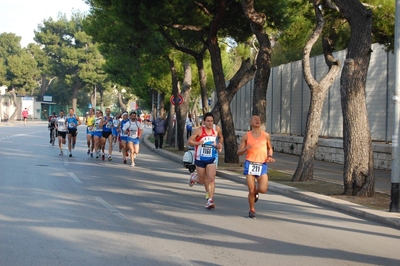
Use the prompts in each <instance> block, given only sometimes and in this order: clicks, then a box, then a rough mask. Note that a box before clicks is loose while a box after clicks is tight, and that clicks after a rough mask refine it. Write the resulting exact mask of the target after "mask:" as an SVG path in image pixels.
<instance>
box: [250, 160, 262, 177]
mask: <svg viewBox="0 0 400 266" xmlns="http://www.w3.org/2000/svg"><path fill="white" fill-rule="evenodd" d="M261 171H262V164H261V163H250V164H249V175H256V176H260V175H261Z"/></svg>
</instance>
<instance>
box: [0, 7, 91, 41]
mask: <svg viewBox="0 0 400 266" xmlns="http://www.w3.org/2000/svg"><path fill="white" fill-rule="evenodd" d="M72 11H80V12H83V13H87V12H88V11H89V6H88V5H87V4H85V2H84V0H0V17H1V23H0V34H2V33H4V32H7V33H14V34H15V35H17V36H20V37H22V39H21V47H26V46H27V45H28V44H29V43H34V42H35V41H34V40H33V37H34V33H33V31H34V30H37V28H38V25H39V24H41V23H42V22H43V20H47V19H49V18H50V17H52V18H53V19H54V20H56V19H57V17H58V13H60V12H61V13H63V14H66V15H67V18H70V17H71V13H72Z"/></svg>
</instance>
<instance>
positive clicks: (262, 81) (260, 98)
mask: <svg viewBox="0 0 400 266" xmlns="http://www.w3.org/2000/svg"><path fill="white" fill-rule="evenodd" d="M241 2H242V8H243V12H244V14H245V16H246V18H247V20H248V21H249V22H250V27H251V30H252V32H253V33H254V34H255V35H256V37H257V40H258V43H259V45H260V50H259V52H258V54H257V59H256V62H257V71H256V74H255V77H254V91H253V111H252V114H253V115H258V116H260V118H261V122H262V126H261V128H262V129H263V130H265V124H266V120H267V115H266V106H267V88H268V81H269V76H270V73H271V50H272V48H271V42H270V41H269V36H268V34H267V33H266V32H265V27H264V24H265V21H266V16H265V14H262V13H257V12H256V10H255V9H254V0H242V1H241Z"/></svg>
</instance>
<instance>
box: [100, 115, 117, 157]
mask: <svg viewBox="0 0 400 266" xmlns="http://www.w3.org/2000/svg"><path fill="white" fill-rule="evenodd" d="M103 119H104V125H103V137H102V138H101V141H100V145H101V151H102V155H101V159H102V160H103V161H104V158H105V153H104V149H105V146H106V142H107V140H108V160H109V161H111V160H112V157H111V154H112V148H113V147H112V138H113V136H112V130H113V127H114V124H113V117H112V116H111V109H110V108H106V115H105V116H104V118H103Z"/></svg>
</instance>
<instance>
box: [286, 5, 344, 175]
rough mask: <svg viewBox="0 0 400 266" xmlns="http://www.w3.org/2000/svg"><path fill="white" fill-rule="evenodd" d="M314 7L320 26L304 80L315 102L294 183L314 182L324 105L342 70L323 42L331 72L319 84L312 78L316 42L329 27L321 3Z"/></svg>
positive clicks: (306, 56) (307, 52)
mask: <svg viewBox="0 0 400 266" xmlns="http://www.w3.org/2000/svg"><path fill="white" fill-rule="evenodd" d="M313 5H314V11H315V16H316V21H317V25H316V27H315V29H314V32H313V34H312V35H311V37H310V39H309V40H308V41H307V43H306V45H305V46H304V51H303V60H302V64H303V72H304V79H305V81H306V83H307V85H308V87H309V88H310V92H311V100H310V105H309V109H308V115H307V123H306V132H305V136H304V140H303V147H302V151H301V156H300V157H299V161H298V164H297V168H296V171H295V173H294V175H293V178H292V181H309V180H313V175H314V157H315V151H316V150H317V147H318V138H319V131H320V128H321V114H322V108H323V105H324V100H325V98H326V94H327V93H328V90H329V88H330V86H332V84H333V82H334V80H335V78H336V76H337V75H338V73H339V70H340V65H339V62H338V61H335V59H334V57H333V55H332V48H331V46H330V45H329V43H328V41H327V38H322V42H323V45H322V46H323V49H324V56H325V62H326V64H327V65H328V67H329V71H328V73H327V74H326V75H325V76H324V78H323V79H322V80H321V81H320V82H317V81H316V80H315V79H314V77H313V75H312V72H311V65H310V53H311V50H312V48H313V46H314V44H315V42H316V41H317V40H318V38H319V37H320V35H321V33H322V29H323V27H324V25H325V22H324V18H323V15H322V12H321V10H320V8H319V0H313Z"/></svg>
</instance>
